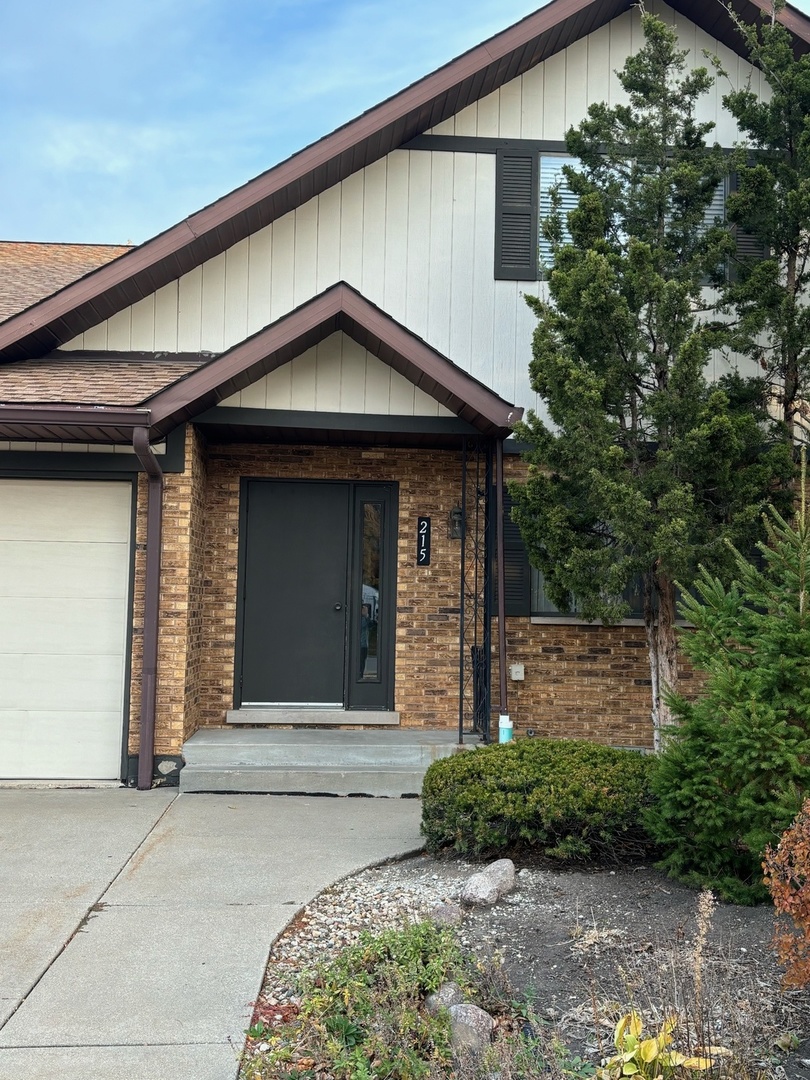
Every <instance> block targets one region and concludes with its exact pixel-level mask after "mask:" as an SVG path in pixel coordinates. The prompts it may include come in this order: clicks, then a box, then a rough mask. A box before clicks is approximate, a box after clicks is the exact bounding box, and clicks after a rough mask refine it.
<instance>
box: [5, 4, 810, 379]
mask: <svg viewBox="0 0 810 1080" xmlns="http://www.w3.org/2000/svg"><path fill="white" fill-rule="evenodd" d="M634 3H635V0H551V3H549V4H547V5H546V6H545V7H543V8H541V9H540V10H539V11H536V12H535V13H534V14H532V15H529V16H527V17H526V18H525V19H523V20H521V21H520V22H518V23H516V24H515V25H514V26H512V27H510V28H509V29H507V30H504V31H502V32H501V33H499V34H496V35H495V36H494V37H492V38H490V39H489V40H488V41H485V42H484V43H483V44H481V45H478V46H476V47H475V48H473V49H470V50H469V51H468V52H466V53H464V54H463V55H462V56H459V57H458V58H457V59H455V60H452V61H450V63H448V64H446V65H444V67H441V68H439V69H438V70H437V71H435V72H433V74H431V75H427V76H426V77H425V78H423V79H420V80H419V81H418V82H416V83H413V84H412V85H411V86H409V87H407V88H406V89H405V90H402V91H401V92H400V93H398V94H395V95H394V96H393V97H391V98H389V99H388V100H387V101H384V102H382V103H381V104H380V105H377V106H375V107H374V108H372V109H370V110H369V111H368V112H365V113H363V114H362V115H361V116H359V117H358V118H357V119H355V120H352V121H350V122H349V123H348V124H345V125H344V126H343V127H340V128H338V129H337V130H336V131H334V132H332V134H331V135H327V136H325V137H324V138H322V139H320V140H319V141H318V142H316V143H313V144H312V145H311V146H308V147H307V148H306V149H304V150H301V151H300V152H299V153H297V154H294V155H293V156H292V157H291V158H288V159H287V160H286V161H283V162H281V164H279V165H276V166H275V167H274V168H272V169H270V170H268V171H267V172H264V173H262V174H261V175H260V176H258V177H256V178H255V179H254V180H250V181H249V182H248V183H247V184H244V185H243V186H242V187H239V188H237V189H236V190H235V191H233V192H231V193H230V194H228V195H225V196H224V197H223V198H221V199H219V200H218V201H217V202H215V203H212V204H211V205H210V206H208V207H206V208H205V209H203V210H200V211H199V212H198V213H196V214H192V215H191V216H190V217H188V218H186V219H185V220H184V221H181V222H180V223H179V224H177V225H175V226H173V227H172V228H170V229H168V230H166V232H163V233H161V234H159V235H158V236H156V237H154V239H152V240H148V241H146V243H144V244H142V245H141V246H140V247H137V248H134V249H133V250H132V251H130V252H128V253H127V254H126V255H124V256H123V257H122V258H120V259H118V260H116V261H115V262H113V263H112V264H109V265H107V266H104V267H102V268H100V269H99V270H96V271H95V272H94V273H92V274H89V275H88V276H87V277H85V278H82V279H81V280H80V281H77V282H75V283H74V284H72V285H68V286H67V287H65V288H63V289H62V290H60V291H59V292H57V293H56V294H54V295H53V296H51V297H49V298H48V299H45V300H43V301H41V302H40V303H39V304H37V305H35V306H34V307H33V308H31V309H29V310H28V311H26V312H23V313H21V314H19V315H17V316H14V317H12V318H11V319H8V320H7V321H6V322H5V323H2V324H0V359H9V360H10V359H19V358H23V357H27V356H42V355H44V354H45V353H47V352H50V351H51V350H52V349H54V348H56V347H58V346H59V345H60V344H64V343H65V342H66V341H69V340H71V339H72V338H74V337H75V336H76V335H77V334H80V333H82V332H83V331H85V330H87V329H89V328H90V327H91V326H94V325H96V324H97V323H99V322H102V321H103V320H105V319H108V318H109V317H110V316H111V315H114V314H115V313H116V312H117V311H120V310H122V309H123V308H125V307H128V306H129V305H131V304H134V303H136V302H137V301H138V300H140V299H142V298H143V297H144V296H147V295H149V294H150V293H153V292H155V291H156V290H157V289H159V288H161V287H162V286H163V285H166V284H167V283H168V282H170V281H173V280H175V279H176V278H179V277H180V276H181V275H183V274H186V273H188V272H189V271H190V270H192V269H194V267H196V266H199V265H200V264H201V263H203V262H205V261H207V260H208V259H211V258H213V257H214V256H216V255H218V254H220V253H221V252H222V251H224V250H226V249H227V248H229V247H231V246H232V245H233V244H235V243H237V242H238V241H239V240H242V239H244V237H246V236H248V235H250V234H251V233H253V232H256V231H257V230H258V229H261V228H263V227H264V226H266V225H268V224H269V223H270V222H271V221H274V220H275V219H276V218H278V217H281V216H282V215H283V214H286V213H288V212H289V211H290V210H293V209H295V208H296V207H298V206H301V205H302V204H303V203H305V202H307V201H308V200H309V199H311V198H313V197H314V196H315V195H318V194H319V193H320V192H322V191H324V190H326V189H327V188H329V187H331V186H333V185H334V184H336V183H338V182H339V181H340V180H343V179H345V178H346V177H347V176H349V175H351V174H352V173H354V172H356V171H358V170H359V169H362V168H364V167H365V166H367V165H369V164H371V163H372V162H374V161H377V160H378V159H379V158H381V157H384V156H385V155H386V154H388V153H390V152H391V151H392V150H395V149H397V148H398V147H400V146H403V145H404V144H406V143H407V142H409V141H410V140H411V139H412V138H414V137H415V136H417V135H419V134H421V133H423V132H425V131H427V130H428V129H429V128H431V127H435V126H436V125H437V124H439V123H440V122H441V121H443V120H445V119H447V118H448V117H450V116H452V115H454V114H455V113H456V112H458V111H460V110H461V109H463V108H465V107H466V106H467V105H469V104H471V103H472V102H473V101H477V100H478V99H480V98H482V97H485V96H486V95H487V94H490V93H492V92H493V91H494V90H497V89H498V88H499V87H501V86H502V85H503V84H504V83H507V82H509V81H511V80H512V79H515V78H517V77H518V76H519V75H522V74H523V73H524V72H526V71H528V70H530V69H531V68H532V67H534V66H535V65H536V64H538V63H540V62H542V61H543V60H546V59H548V57H550V56H552V55H554V54H555V53H557V52H559V51H560V50H562V49H565V48H566V47H568V46H569V45H571V44H573V43H574V42H575V41H577V40H579V39H580V38H582V37H585V36H587V35H588V34H590V33H592V32H593V31H594V30H597V29H598V28H599V27H600V26H603V25H605V24H606V23H608V22H610V21H611V20H612V19H614V18H615V17H616V16H618V15H620V14H622V13H623V12H625V11H627V10H629V9H630V8H631V7H632V6H633V5H634ZM670 3H671V4H672V6H673V7H674V9H675V10H676V12H679V13H680V14H681V15H683V16H684V17H686V18H688V19H690V20H692V21H693V22H694V23H696V24H697V25H698V26H700V27H702V28H703V29H704V30H705V31H706V32H707V33H709V34H710V35H712V36H713V37H715V38H717V39H718V40H720V41H721V42H723V43H724V44H725V45H728V46H729V47H730V48H732V49H734V50H735V51H736V52H738V53H741V54H744V49H743V44H742V39H741V37H740V35H739V32H738V31H737V30H736V27H735V25H734V22H733V20H732V18H731V16H730V14H729V12H728V11H727V10H726V9H725V7H724V6H723V4H722V3H721V2H720V0H670ZM734 7H735V10H737V11H738V13H739V15H740V17H741V18H742V19H743V20H744V21H746V22H754V21H756V20H757V19H759V18H761V17H762V15H763V12H766V11H768V12H769V11H770V0H735V2H734ZM778 18H779V19H780V21H781V22H783V23H784V24H785V26H787V27H788V28H789V29H790V30H791V32H792V33H793V35H794V40H795V43H796V49H797V51H800V52H807V51H808V50H810V18H808V17H807V16H805V15H803V14H802V13H801V12H800V11H798V10H797V9H796V8H793V7H789V6H788V7H786V8H785V9H784V11H782V12H780V13H779V16H778Z"/></svg>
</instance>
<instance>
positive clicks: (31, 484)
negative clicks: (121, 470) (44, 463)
mask: <svg viewBox="0 0 810 1080" xmlns="http://www.w3.org/2000/svg"><path fill="white" fill-rule="evenodd" d="M131 506H132V487H131V485H130V484H121V483H114V482H113V483H105V482H103V481H99V480H36V481H32V480H3V481H2V484H0V540H53V539H54V538H58V539H60V540H80V541H81V540H87V541H91V542H95V543H108V542H112V543H116V542H117V543H123V544H126V543H128V542H129V529H130V521H129V518H130V511H131Z"/></svg>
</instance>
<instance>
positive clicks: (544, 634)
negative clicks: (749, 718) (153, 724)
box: [130, 429, 689, 754]
mask: <svg viewBox="0 0 810 1080" xmlns="http://www.w3.org/2000/svg"><path fill="white" fill-rule="evenodd" d="M507 467H508V469H509V472H510V474H512V475H514V471H515V470H516V469H517V468H519V463H517V462H514V461H510V460H509V459H507ZM243 477H274V478H279V479H321V480H355V481H364V482H375V481H376V482H396V483H397V484H398V488H399V525H398V556H397V628H396V656H395V664H396V680H395V685H396V691H395V708H396V709H397V710H398V711H399V712H400V715H401V721H402V723H403V724H404V725H406V726H428V727H446V728H453V727H455V725H456V724H457V721H458V660H459V653H458V605H459V560H460V543H459V541H457V540H456V541H454V540H450V539H449V514H450V510H451V509H452V507H453V506H454V505H456V503H457V502H458V501H459V498H460V489H461V459H460V454H459V453H458V452H455V451H425V450H397V449H362V448H359V447H334V446H333V447H319V446H269V445H239V444H235V445H222V446H210V447H208V448H207V449H206V448H203V447H202V445H201V442H200V440H199V437H198V436H197V435H196V433H195V432H194V431H193V429H190V430H189V432H188V435H187V442H186V470H185V472H184V473H183V474H182V475H167V477H166V484H165V489H164V521H163V541H164V548H163V582H162V589H161V617H160V633H159V667H158V708H157V731H156V751H157V752H158V753H163V754H177V753H179V751H180V748H181V746H182V742H183V740H184V739H185V738H188V736H189V735H190V734H192V733H193V731H195V730H196V729H197V728H198V727H200V726H220V725H223V724H224V722H225V712H226V711H227V710H228V709H230V708H232V706H233V689H234V687H233V680H234V653H235V642H236V618H237V570H238V556H239V497H240V480H241V479H242V478H243ZM145 507H146V484H145V480H144V479H143V478H142V480H141V484H140V487H139V513H138V522H137V537H136V541H137V549H136V595H135V624H134V634H133V673H134V674H135V676H136V677H135V678H134V679H133V687H132V696H131V697H132V700H131V713H132V723H131V728H130V748H131V751H132V752H135V751H136V750H137V734H138V713H139V709H140V684H139V672H140V653H141V643H142V628H143V584H142V583H143V571H144V566H143V559H144V550H143V543H144V524H145ZM420 515H426V516H429V517H431V519H432V552H431V555H432V557H431V565H430V566H429V567H424V568H418V567H417V566H416V563H415V551H416V519H417V517H418V516H420ZM493 647H494V655H493V660H494V664H493V693H492V701H493V716H494V717H495V722H496V723H497V713H498V698H499V691H498V671H497V621H493ZM507 661H508V663H522V664H523V665H524V666H525V676H526V677H525V681H524V682H511V681H509V682H508V684H507V685H508V693H509V713H510V716H511V717H512V720H513V723H514V725H515V729H516V731H517V732H518V733H520V732H523V731H525V730H527V729H530V728H531V729H534V730H536V731H537V732H538V734H542V735H554V736H569V737H582V738H589V739H594V740H596V741H600V742H608V743H612V744H616V745H627V746H649V745H650V743H651V731H650V722H649V670H648V666H647V654H646V648H645V644H644V635H643V630H642V628H641V627H637V626H625V627H614V628H605V627H601V626H578V625H572V624H549V623H544V624H533V623H531V622H530V620H529V619H515V618H510V619H508V620H507ZM685 678H686V679H688V678H689V673H688V672H686V673H685Z"/></svg>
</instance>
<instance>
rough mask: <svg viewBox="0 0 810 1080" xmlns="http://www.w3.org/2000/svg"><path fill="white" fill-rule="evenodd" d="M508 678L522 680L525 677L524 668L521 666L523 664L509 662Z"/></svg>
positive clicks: (516, 680)
mask: <svg viewBox="0 0 810 1080" xmlns="http://www.w3.org/2000/svg"><path fill="white" fill-rule="evenodd" d="M509 678H510V679H511V680H512V682H523V680H524V679H525V678H526V670H525V668H524V667H523V664H510V665H509Z"/></svg>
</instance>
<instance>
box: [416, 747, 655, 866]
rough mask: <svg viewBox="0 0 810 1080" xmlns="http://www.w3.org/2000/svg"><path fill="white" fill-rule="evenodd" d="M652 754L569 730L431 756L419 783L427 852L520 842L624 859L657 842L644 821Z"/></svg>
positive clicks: (562, 853)
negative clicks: (574, 735)
mask: <svg viewBox="0 0 810 1080" xmlns="http://www.w3.org/2000/svg"><path fill="white" fill-rule="evenodd" d="M652 766H653V762H652V759H651V758H648V757H645V756H644V755H642V754H637V753H634V752H633V751H632V750H614V749H612V748H611V747H609V746H599V745H597V744H595V743H589V742H577V741H572V740H562V739H521V740H518V741H516V742H512V743H507V744H504V745H494V746H486V747H480V748H478V749H476V750H470V751H467V752H466V753H463V754H456V755H454V756H453V757H450V758H443V759H441V760H440V761H436V762H434V763H433V764H432V765H431V766H430V768H429V769H428V771H427V774H426V776H425V781H424V785H423V788H422V832H423V833H424V835H425V837H426V839H427V847H428V849H429V850H430V851H436V850H438V849H439V848H442V847H447V846H452V847H454V848H455V850H456V851H459V852H462V853H469V854H473V855H479V854H482V853H485V852H495V851H499V850H502V849H504V848H509V847H512V846H515V845H527V846H530V847H534V848H536V849H537V850H538V851H540V852H541V853H542V854H544V855H546V856H549V857H550V858H558V859H573V860H587V859H598V860H607V861H617V860H619V859H621V858H622V857H623V856H626V855H628V854H631V853H632V854H633V855H638V854H639V853H640V852H646V851H647V850H648V849H649V847H650V842H649V838H648V836H647V834H646V832H645V831H644V829H643V826H642V825H641V824H640V820H641V817H642V812H643V808H644V807H645V805H646V803H647V801H648V791H649V784H648V778H649V775H650V771H651V768H652Z"/></svg>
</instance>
